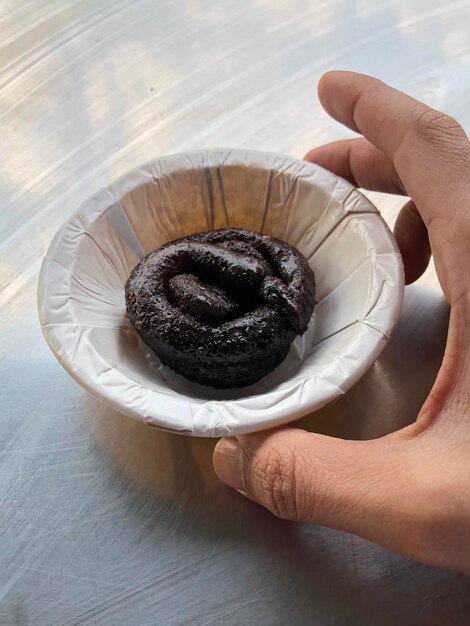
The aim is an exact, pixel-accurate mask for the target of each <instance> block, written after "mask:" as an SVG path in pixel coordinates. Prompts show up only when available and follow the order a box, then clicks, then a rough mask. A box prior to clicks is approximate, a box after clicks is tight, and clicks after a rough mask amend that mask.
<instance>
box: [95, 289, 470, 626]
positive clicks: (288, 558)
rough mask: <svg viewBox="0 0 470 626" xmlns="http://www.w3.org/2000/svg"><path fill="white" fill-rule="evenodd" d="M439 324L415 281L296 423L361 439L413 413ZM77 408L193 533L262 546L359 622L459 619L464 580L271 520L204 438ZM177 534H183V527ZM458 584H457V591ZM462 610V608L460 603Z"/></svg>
mask: <svg viewBox="0 0 470 626" xmlns="http://www.w3.org/2000/svg"><path fill="white" fill-rule="evenodd" d="M447 323H448V307H447V304H446V303H445V301H444V300H443V298H442V296H439V295H437V294H435V293H433V292H431V291H429V290H426V289H424V288H421V287H413V288H411V289H409V290H407V294H406V298H405V303H404V307H403V311H402V315H401V317H400V321H399V324H398V325H397V328H396V330H395V332H394V334H393V337H392V339H391V341H390V342H389V344H388V346H387V348H386V349H385V350H384V352H383V354H382V355H381V357H380V358H379V359H378V361H377V362H376V363H375V365H374V366H373V367H372V368H371V370H369V372H368V373H367V374H366V375H365V376H364V377H363V378H362V379H361V381H359V382H358V383H357V385H356V386H355V387H354V388H353V389H351V390H350V391H349V392H348V394H346V396H345V397H344V398H342V399H340V400H339V401H337V402H336V403H335V404H334V405H332V406H330V407H327V408H326V409H324V410H322V411H319V412H318V413H316V414H315V415H313V416H310V417H308V418H304V419H302V420H301V421H299V422H298V425H299V426H302V427H303V428H306V429H308V430H312V431H318V432H322V433H325V434H329V435H332V436H338V437H344V438H354V439H368V438H374V437H378V436H381V435H384V434H386V433H389V432H391V431H394V430H397V429H398V428H401V427H403V426H405V425H406V424H409V423H411V422H412V421H414V419H415V417H416V415H417V413H418V411H419V408H420V406H421V404H422V402H423V401H424V399H425V397H426V395H427V393H428V391H429V389H430V388H431V386H432V383H433V380H434V378H435V376H436V373H437V371H438V369H439V365H440V362H441V359H442V355H443V350H444V346H445V338H446V331H447ZM87 406H88V412H89V417H90V422H91V425H92V428H93V430H94V432H95V434H96V437H97V438H98V440H99V441H100V443H101V445H102V447H103V448H104V449H105V451H106V453H107V455H109V456H110V457H111V458H112V460H113V461H114V463H115V464H116V465H117V466H118V468H119V469H120V470H121V472H123V473H124V474H125V475H126V476H127V477H128V478H129V479H131V480H132V481H133V482H135V483H137V484H138V485H139V486H140V487H142V488H143V489H145V490H146V491H148V492H151V493H153V494H154V495H155V496H157V499H158V502H159V506H160V509H161V510H163V511H164V510H170V509H171V510H172V511H174V510H175V508H176V509H177V511H178V515H179V516H188V518H189V519H191V524H192V531H191V533H194V534H195V535H196V534H197V535H198V536H199V537H200V536H206V537H208V538H209V540H210V541H216V540H219V539H220V538H221V537H222V538H223V539H234V540H236V541H238V542H244V543H246V542H249V543H253V544H256V548H257V549H259V548H260V546H261V547H263V548H265V549H266V550H267V552H268V553H269V554H270V555H272V556H275V558H276V559H279V560H280V562H282V568H283V569H284V570H286V571H288V572H289V576H290V577H291V578H292V579H293V580H295V581H296V592H295V593H296V595H297V594H301V595H303V594H306V595H305V596H304V597H305V598H306V599H307V600H308V598H309V597H310V596H309V594H311V592H312V587H315V588H316V590H317V593H318V591H319V590H320V592H321V593H325V594H326V596H329V597H331V598H332V599H334V601H335V602H337V601H338V599H339V601H340V602H341V603H343V604H344V605H345V606H347V607H348V610H350V611H353V614H355V613H356V612H357V614H358V615H361V620H363V619H364V617H365V615H367V616H369V617H370V619H371V620H372V621H373V623H376V624H388V623H392V621H393V620H389V619H388V618H387V617H386V612H387V611H390V616H395V618H397V616H398V615H399V614H400V621H401V622H402V624H406V623H419V624H421V623H423V624H424V623H426V624H431V625H432V624H446V623H452V624H459V623H461V622H458V619H457V616H458V615H461V609H462V606H461V605H462V602H464V600H463V598H465V597H467V596H468V595H469V594H468V593H467V592H468V591H470V583H469V581H468V579H465V578H464V577H460V576H459V575H457V574H453V573H450V572H445V571H443V570H437V569H433V568H426V567H425V566H421V565H418V564H416V563H413V562H411V561H408V560H406V559H403V558H401V557H398V556H394V555H391V554H390V553H388V552H387V551H386V550H383V549H381V548H379V547H378V546H374V545H372V544H370V543H368V542H367V541H365V540H362V539H360V538H358V537H353V536H352V535H349V534H346V533H340V532H336V531H333V530H329V529H325V528H318V527H308V526H304V525H301V524H292V523H288V522H284V521H282V520H278V519H276V518H274V517H273V516H271V515H270V514H269V513H267V512H266V511H264V510H262V509H261V508H260V507H258V506H256V505H254V504H253V503H251V502H249V501H246V500H244V499H243V498H242V497H241V496H239V495H238V494H236V493H235V492H232V491H231V490H229V489H227V488H225V487H224V486H223V485H221V484H220V483H219V482H218V481H217V479H216V477H215V475H214V473H213V470H212V463H211V456H212V450H213V448H214V445H215V441H214V440H211V439H202V438H190V437H184V436H180V435H175V434H172V433H167V432H163V431H159V430H157V429H154V428H149V427H148V426H145V425H144V424H141V423H139V422H137V421H134V420H132V419H130V418H128V417H126V416H124V415H122V414H120V413H117V412H115V411H112V410H110V409H107V408H105V407H103V405H101V404H100V403H98V402H97V401H96V400H94V399H92V398H91V397H90V398H88V399H87ZM130 514H132V513H130ZM134 514H135V515H138V514H139V513H138V511H134ZM165 520H166V521H165ZM159 523H161V524H164V523H168V524H169V525H172V524H174V514H168V516H167V517H165V515H164V514H163V515H161V516H160V517H159ZM182 526H184V524H183V525H182ZM184 532H185V533H186V535H187V533H188V529H187V527H185V529H184ZM421 569H424V570H427V571H426V574H425V576H424V578H425V580H426V594H427V596H426V598H424V597H423V598H421V595H422V594H423V593H424V592H423V589H422V587H421V588H420V589H419V590H417V589H413V588H410V586H409V585H410V580H413V579H415V580H417V581H419V580H420V579H421V578H422V575H421V574H420V570H421ZM462 585H464V586H465V587H466V590H467V591H466V592H465V593H463V594H462V590H461V587H462ZM459 590H460V591H459ZM397 593H398V594H401V595H400V598H401V600H400V601H401V602H405V603H406V602H407V601H409V602H410V603H412V604H413V603H414V604H415V610H416V609H417V608H418V607H419V606H421V605H420V602H421V601H423V602H424V604H423V606H422V607H421V608H420V609H419V610H420V611H421V612H422V615H423V618H424V616H426V619H425V620H424V621H420V622H416V621H413V622H410V621H407V619H406V616H404V615H402V614H401V613H400V611H401V612H403V611H402V608H400V607H397V606H396V597H397ZM449 594H451V595H453V596H455V602H454V605H455V606H456V609H459V610H460V613H458V612H456V613H455V615H456V618H455V620H454V621H452V622H447V621H443V620H444V615H447V613H443V611H448V609H449V597H448V596H449ZM308 601H309V600H308ZM465 602H466V601H465ZM459 603H460V604H459ZM467 608H468V611H469V614H470V601H469V602H468V607H467ZM384 611H385V613H384ZM397 611H398V613H397ZM353 614H351V621H349V622H348V624H355V623H358V624H359V623H360V624H364V623H365V622H364V621H361V622H356V621H354V619H353ZM369 617H368V619H369ZM414 617H416V614H415V615H414ZM439 620H440V621H439ZM367 623H369V622H367ZM462 623H463V622H462Z"/></svg>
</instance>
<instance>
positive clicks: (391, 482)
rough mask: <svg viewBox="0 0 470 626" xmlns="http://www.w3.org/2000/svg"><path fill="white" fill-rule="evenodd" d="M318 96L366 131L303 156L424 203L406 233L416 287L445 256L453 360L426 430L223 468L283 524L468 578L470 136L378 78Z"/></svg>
mask: <svg viewBox="0 0 470 626" xmlns="http://www.w3.org/2000/svg"><path fill="white" fill-rule="evenodd" d="M318 94H319V98H320V101H321V103H322V105H323V106H324V108H325V109H326V111H327V112H328V113H329V114H330V115H331V116H332V117H334V118H335V119H336V120H338V121H339V122H341V123H343V124H345V125H346V126H348V127H349V128H351V129H352V130H354V131H357V132H359V133H361V134H362V135H363V137H361V138H358V139H351V140H345V141H338V142H335V143H332V144H329V145H326V146H322V147H320V148H316V149H314V150H312V151H310V152H309V153H308V154H307V155H306V157H305V158H306V159H307V160H309V161H312V162H314V163H317V164H319V165H321V166H323V167H326V168H327V169H329V170H332V171H333V172H335V173H336V174H339V175H340V176H343V177H344V178H346V179H348V180H349V181H350V182H351V183H352V184H354V185H356V186H359V187H364V188H367V189H371V190H377V191H385V192H391V193H398V194H404V195H409V196H411V198H412V200H411V201H410V202H407V203H406V205H405V206H404V208H403V209H402V211H401V213H400V215H399V217H398V220H397V223H396V226H395V236H396V238H397V241H398V244H399V246H400V249H401V252H402V256H403V260H404V265H405V278H406V282H412V281H413V280H416V278H418V277H419V276H420V275H421V274H422V273H423V271H424V270H425V269H426V266H427V264H428V262H429V258H430V254H431V252H432V254H433V256H434V262H435V266H436V271H437V275H438V278H439V281H440V284H441V286H442V289H443V291H444V294H445V296H446V298H447V300H448V302H449V304H450V307H451V315H450V323H449V333H448V340H447V346H446V350H445V355H444V359H443V362H442V365H441V368H440V370H439V373H438V376H437V378H436V381H435V383H434V386H433V388H432V390H431V392H430V394H429V396H428V398H427V400H426V402H425V403H424V405H423V407H422V409H421V410H420V412H419V415H418V417H417V420H416V422H415V423H414V424H412V425H410V426H408V427H406V428H404V429H402V430H400V431H397V432H395V433H392V434H390V435H387V436H385V437H382V438H380V439H376V440H372V441H345V440H341V439H335V438H332V437H327V436H324V435H320V434H316V433H309V432H306V431H303V430H300V429H296V428H287V427H286V428H280V429H276V430H274V431H270V432H261V433H254V434H251V435H244V436H239V437H230V438H224V439H221V440H220V441H219V442H218V444H217V446H216V448H215V451H214V457H213V463H214V468H215V471H216V473H217V475H218V477H219V478H220V480H222V481H223V482H225V483H226V484H227V485H229V486H231V487H234V488H235V489H237V490H239V491H240V492H241V493H242V494H243V495H245V496H247V497H248V498H250V499H251V500H254V501H255V502H258V503H259V504H261V505H263V506H265V507H266V508H267V509H269V510H270V511H271V512H272V513H274V514H275V515H277V516H278V517H281V518H284V519H289V520H298V521H302V522H311V523H314V524H320V525H323V526H329V527H332V528H337V529H340V530H344V531H348V532H352V533H355V534H357V535H360V536H362V537H365V538H367V539H369V540H371V541H374V542H375V543H378V544H380V545H382V546H384V547H386V548H388V549H390V550H392V551H395V552H398V553H401V554H403V555H406V556H409V557H412V558H414V559H417V560H419V561H423V562H426V563H430V564H433V565H438V566H442V567H448V568H451V569H456V570H459V571H461V572H464V573H466V574H470V142H469V141H468V140H467V138H466V135H465V133H464V131H463V130H462V128H461V127H460V126H459V124H458V123H457V122H456V121H455V120H453V119H452V118H450V117H448V116H447V115H444V114H443V113H439V112H438V111H435V110H433V109H430V108H429V107H427V106H426V105H424V104H422V103H420V102H418V101H416V100H413V99H412V98H409V97H408V96H406V95H405V94H403V93H401V92H399V91H397V90H395V89H392V88H391V87H388V86H387V85H385V84H384V83H382V82H380V81H378V80H375V79H373V78H370V77H368V76H363V75H361V74H355V73H352V72H329V73H327V74H325V75H324V76H323V78H322V79H321V81H320V83H319V86H318Z"/></svg>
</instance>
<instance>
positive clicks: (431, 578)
mask: <svg viewBox="0 0 470 626" xmlns="http://www.w3.org/2000/svg"><path fill="white" fill-rule="evenodd" d="M0 28H1V33H2V37H1V40H0V120H1V122H0V124H1V126H0V142H1V146H2V159H1V162H0V232H1V241H0V251H1V266H0V310H1V331H0V333H1V339H0V368H1V369H0V372H1V374H0V394H1V397H0V411H1V420H0V516H1V522H0V531H1V540H0V623H1V624H8V625H9V624H21V625H26V624H28V625H34V626H42V625H44V626H54V625H59V624H75V625H82V624H87V625H88V624H99V625H104V626H106V625H110V626H111V625H112V626H115V625H123V626H134V625H136V626H144V625H147V626H150V625H151V624H192V625H194V624H196V625H201V626H202V625H203V624H252V623H253V624H269V625H271V624H280V625H284V624H289V625H291V624H302V625H303V624H320V625H323V624H325V625H326V624H328V625H341V626H342V625H347V626H350V625H359V626H364V625H369V624H371V625H379V626H380V625H382V624H383V625H387V624H401V626H406V625H417V624H418V625H421V624H423V625H424V624H425V625H426V626H429V625H431V626H432V625H436V626H437V625H439V626H441V625H443V624H444V625H445V624H451V625H452V626H458V625H460V624H462V625H463V624H468V623H470V593H469V592H470V582H469V579H466V578H464V577H462V576H459V575H457V574H454V573H451V572H446V571H443V570H438V569H433V568H430V567H425V566H423V565H419V564H417V563H414V562H411V561H408V560H406V559H404V558H401V557H398V556H395V555H392V554H389V553H388V552H387V551H385V550H383V549H381V548H379V547H376V546H374V545H371V544H370V543H368V542H366V541H364V540H362V539H359V538H357V537H353V536H351V535H347V534H343V533H339V532H335V531H332V530H327V529H322V528H314V527H306V526H301V525H296V524H289V523H286V522H282V521H280V520H277V519H274V518H273V517H271V516H270V515H269V514H267V513H266V512H264V511H263V510H260V509H259V508H257V507H256V506H255V505H253V504H252V503H250V502H246V501H244V500H243V499H242V498H241V497H238V495H236V494H234V493H231V492H229V491H228V490H226V489H225V488H223V487H222V486H220V485H219V484H218V483H217V482H216V480H215V479H214V476H213V474H212V470H211V466H210V455H211V450H212V446H213V442H212V441H208V440H191V439H188V438H183V437H178V436H174V435H170V434H165V433H161V432H158V431H155V430H148V429H146V428H145V427H144V426H142V425H140V424H138V423H134V422H132V421H131V420H129V419H128V418H125V417H123V416H121V415H119V414H116V413H114V412H112V411H110V410H107V409H105V408H104V407H102V406H101V405H99V404H98V403H97V402H96V401H95V400H93V399H91V398H90V397H87V396H86V395H85V394H84V393H82V392H81V390H80V389H79V388H78V387H77V386H76V385H75V383H73V382H72V380H71V379H70V378H69V377H68V376H67V375H66V373H65V372H64V371H63V370H62V369H61V367H60V366H59V364H58V363H57V362H56V361H55V359H54V358H53V356H52V354H51V353H50V352H49V350H48V348H47V346H46V345H45V342H44V341H43V339H42V337H41V333H40V329H39V325H38V321H37V316H36V305H35V290H36V280H37V275H38V270H39V265H40V260H41V256H42V255H43V254H44V252H45V250H46V247H47V245H48V243H49V241H50V240H51V238H52V236H53V234H54V233H55V231H56V230H57V229H58V228H59V226H60V225H61V223H62V222H63V221H64V220H65V219H66V218H67V217H68V216H69V215H70V214H71V212H72V211H73V210H74V209H75V208H76V207H77V205H78V204H79V203H80V202H81V201H82V200H84V199H85V198H86V197H87V196H89V195H90V194H91V193H92V192H93V191H95V190H96V189H98V188H99V187H100V186H102V185H105V184H107V183H109V182H110V181H111V180H113V179H114V178H115V177H116V176H118V175H120V174H122V173H123V172H125V171H126V170H128V169H129V168H132V167H134V166H135V165H137V164H139V163H141V162H143V161H146V160H147V159H150V158H153V157H155V156H156V155H160V154H165V153H171V152H175V151H179V150H183V149H193V148H201V147H208V146H226V147H244V148H256V149H261V150H263V149H265V150H274V151H279V152H284V153H286V154H292V155H295V156H301V155H302V154H303V153H304V152H305V151H306V150H307V149H308V148H310V147H312V146H313V145H316V144H320V143H323V142H326V141H328V140H331V139H337V138H340V137H345V136H348V134H349V133H348V132H347V131H346V130H344V129H342V128H339V127H338V126H337V125H336V124H334V123H333V122H332V121H330V120H329V119H328V118H327V116H326V115H325V114H324V113H323V112H322V111H321V109H320V107H319V104H318V102H317V101H316V97H315V84H316V82H317V80H318V78H319V77H320V75H321V74H322V72H323V71H324V70H326V69H329V68H346V69H355V70H359V71H363V72H367V73H371V74H374V75H377V76H379V77H381V78H383V79H385V80H387V81H390V82H391V83H393V84H394V85H396V86H398V87H400V88H402V89H404V90H407V91H409V92H411V93H412V94H414V95H415V96H418V97H420V98H422V99H425V100H427V101H428V102H429V103H431V104H433V105H435V106H437V107H440V108H442V109H444V110H446V111H448V112H450V113H452V114H453V115H455V116H456V117H457V118H459V119H460V121H461V122H462V123H463V125H464V126H465V127H466V128H467V130H470V107H469V106H468V93H469V87H470V84H469V83H470V39H469V33H470V1H469V0H466V1H455V0H448V2H446V3H443V2H434V3H432V2H429V1H428V0H415V1H410V0H394V1H392V0H389V1H387V0H385V1H381V2H372V1H367V0H356V1H351V0H325V1H315V2H310V3H306V2H302V1H300V0H279V1H278V2H274V1H271V2H269V1H261V0H260V1H256V2H255V1H253V2H250V3H240V2H238V1H236V0H224V1H220V2H214V3H209V2H203V0H186V1H183V0H180V1H179V2H165V1H163V0H162V1H159V2H155V1H152V0H140V1H134V2H130V1H123V0H99V1H97V0H81V1H75V2H73V1H68V2H64V1H63V0H22V1H21V2H20V1H19V0H3V1H2V2H1V3H0ZM372 197H373V198H374V200H375V201H376V202H377V204H378V206H379V207H380V208H381V210H382V211H383V213H384V215H385V216H386V218H387V219H388V220H389V222H390V223H392V222H393V220H394V218H395V216H396V212H397V208H398V206H399V205H400V201H399V200H398V201H397V200H396V199H393V198H390V197H386V196H381V195H379V194H375V195H374V194H372ZM447 316H448V311H447V307H446V304H445V302H444V300H443V297H442V295H441V293H440V291H439V288H438V285H437V281H436V278H435V275H434V272H433V270H432V269H430V270H429V271H428V272H427V274H426V276H425V277H424V278H423V279H422V280H421V281H420V284H419V285H417V286H415V287H412V288H410V289H409V290H408V291H407V294H406V299H405V305H404V309H403V313H402V316H401V319H400V323H399V326H398V328H397V331H396V333H395V335H394V337H393V339H392V341H391V342H390V345H389V347H388V348H387V350H386V352H385V353H384V354H383V356H382V357H381V358H380V360H379V361H378V362H377V363H376V365H375V366H374V367H373V368H372V370H371V371H370V372H369V373H368V374H367V375H366V376H365V377H364V379H363V380H362V381H361V382H360V383H359V384H358V385H357V386H356V387H355V388H354V389H353V390H352V391H351V392H350V393H348V394H347V396H346V397H345V398H344V399H343V400H342V401H340V402H338V403H337V404H335V405H334V406H332V407H330V408H329V409H327V410H324V411H322V412H321V413H320V414H318V415H317V416H315V417H314V418H312V419H311V420H307V426H308V427H309V428H314V429H317V430H320V431H321V432H327V433H330V434H333V435H340V436H344V437H347V436H349V437H354V438H368V437H376V436H379V435H381V434H383V433H387V432H390V431H392V430H394V429H397V428H399V427H400V426H402V425H404V424H407V423H409V422H410V421H412V420H413V418H414V416H415V415H416V412H417V410H418V409H419V406H420V404H421V402H422V401H423V399H424V398H425V396H426V393H427V391H428V389H429V388H430V385H431V383H432V380H433V377H434V376H435V373H436V371H437V368H438V366H439V361H440V358H441V355H442V350H443V347H444V341H445V332H446V324H447Z"/></svg>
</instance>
